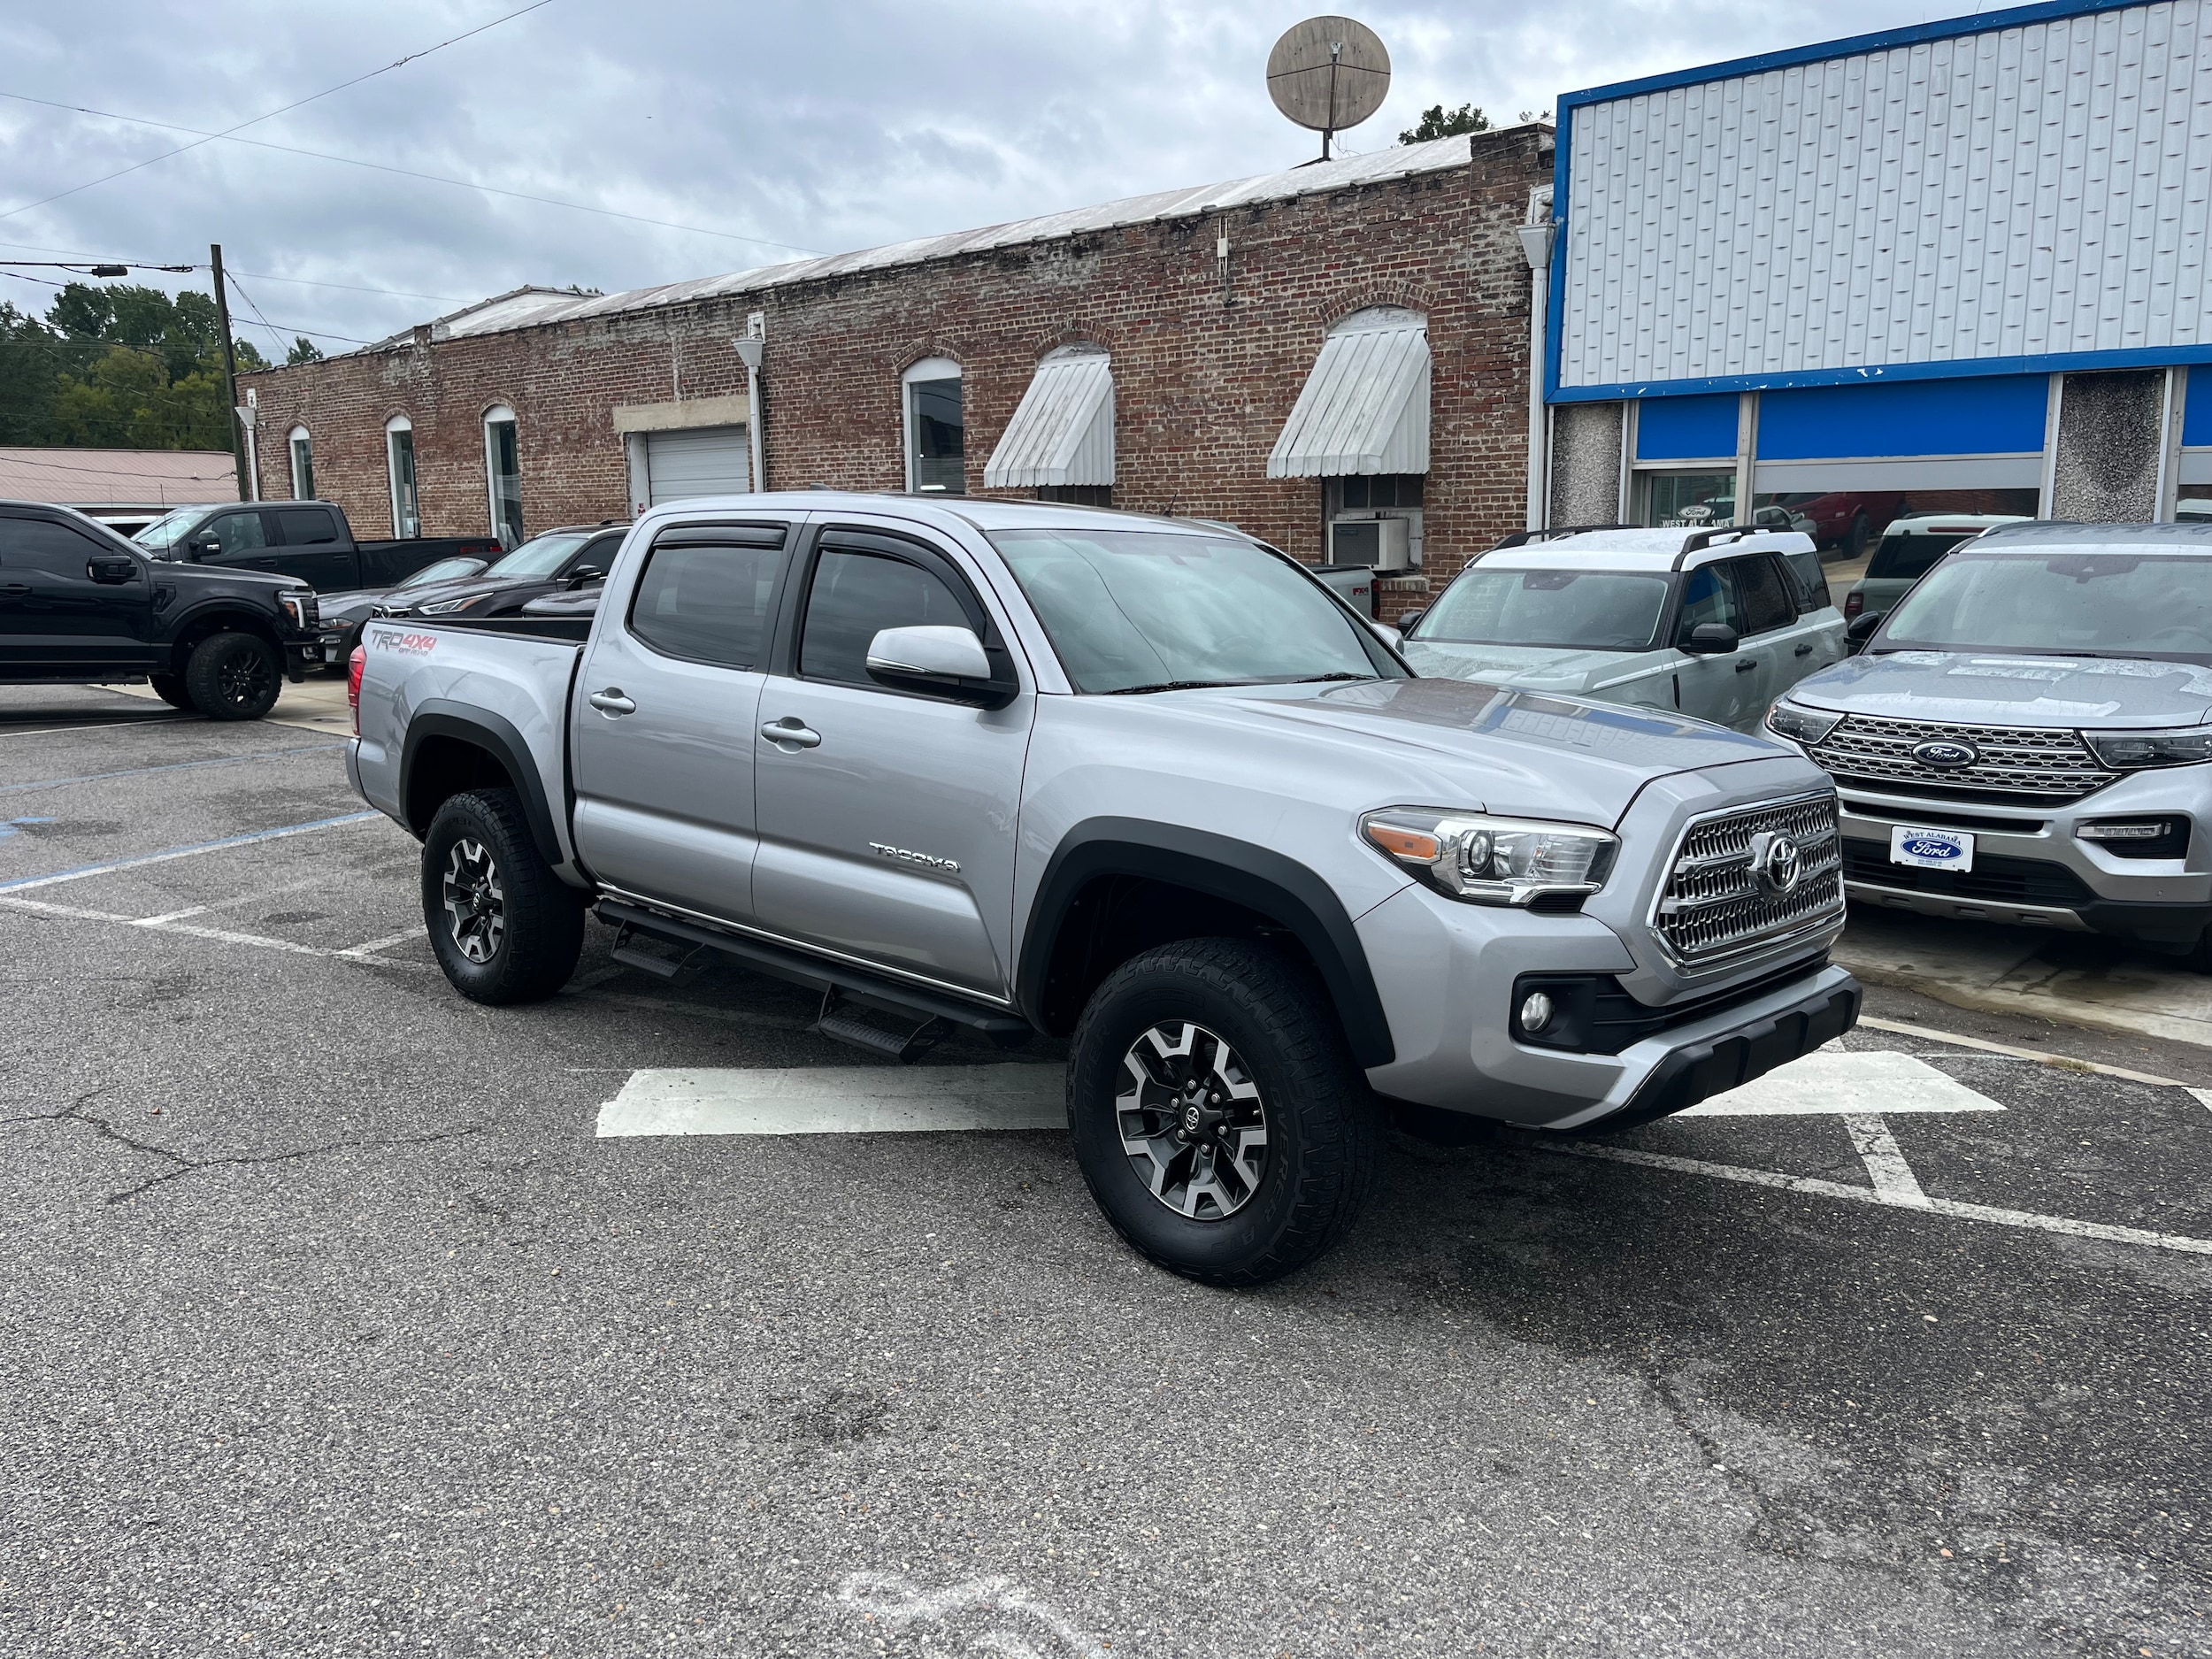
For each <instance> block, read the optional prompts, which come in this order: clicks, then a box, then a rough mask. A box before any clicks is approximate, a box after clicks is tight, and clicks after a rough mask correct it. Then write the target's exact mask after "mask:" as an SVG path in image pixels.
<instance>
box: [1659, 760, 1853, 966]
mask: <svg viewBox="0 0 2212 1659" xmlns="http://www.w3.org/2000/svg"><path fill="white" fill-rule="evenodd" d="M1777 841H1787V842H1788V843H1790V844H1792V845H1793V846H1794V847H1795V849H1796V853H1797V857H1796V877H1795V879H1794V880H1788V879H1786V877H1787V873H1788V872H1787V866H1788V863H1789V860H1788V858H1787V856H1786V854H1778V851H1777V849H1776V842H1777ZM1842 914H1843V856H1842V843H1841V841H1840V840H1839V833H1838V826H1837V822H1836V797H1835V796H1834V795H1827V794H1822V795H1801V796H1799V797H1798V798H1797V799H1795V800H1793V801H1773V802H1769V803H1766V804H1764V805H1763V806H1752V807H1740V808H1737V809H1736V810H1733V811H1729V812H1716V813H1714V814H1712V815H1711V816H1710V817H1708V818H1695V819H1693V820H1692V821H1691V823H1690V826H1689V828H1688V829H1686V830H1685V831H1684V832H1683V833H1682V844H1681V845H1680V846H1679V847H1678V848H1677V849H1676V850H1675V855H1674V862H1673V864H1672V865H1671V868H1670V869H1669V870H1668V872H1667V879H1666V882H1665V884H1664V885H1663V887H1661V888H1660V890H1659V900H1658V902H1657V904H1656V905H1655V906H1654V907H1653V910H1652V917H1651V929H1652V932H1653V933H1655V934H1656V935H1657V936H1658V938H1659V941H1660V942H1661V943H1662V944H1663V945H1664V946H1665V947H1666V949H1667V950H1668V952H1669V954H1670V955H1671V956H1673V957H1674V959H1675V960H1676V961H1678V962H1679V963H1682V964H1685V965H1692V964H1694V965H1697V966H1707V965H1710V964H1715V963H1717V962H1722V961H1725V960H1726V959H1728V958H1730V957H1732V956H1741V955H1743V954H1744V953H1745V952H1747V951H1752V950H1758V949H1764V948H1765V947H1767V946H1769V945H1771V944H1773V943H1775V942H1776V941H1778V940H1785V939H1790V938H1793V937H1795V936H1797V935H1799V934H1801V933H1810V932H1813V931H1814V930H1816V929H1817V928H1819V927H1822V926H1825V925H1826V924H1827V923H1828V922H1830V921H1832V920H1833V919H1834V918H1837V917H1839V916H1840V915H1842Z"/></svg>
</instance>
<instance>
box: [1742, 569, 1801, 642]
mask: <svg viewBox="0 0 2212 1659" xmlns="http://www.w3.org/2000/svg"><path fill="white" fill-rule="evenodd" d="M1728 562H1729V564H1730V565H1732V566H1733V567H1734V571H1735V577H1736V591H1737V593H1738V595H1740V598H1741V601H1742V603H1743V614H1744V626H1743V629H1742V632H1743V633H1745V634H1771V633H1773V632H1774V631H1775V630H1776V629H1778V628H1786V627H1788V626H1790V625H1791V624H1792V623H1793V622H1795V621H1796V620H1797V599H1796V596H1795V595H1793V594H1792V593H1791V592H1790V590H1789V588H1788V587H1787V586H1786V584H1785V581H1784V578H1783V575H1782V567H1781V565H1778V563H1776V561H1775V558H1774V556H1773V555H1772V554H1770V553H1761V554H1756V555H1754V556H1753V557H1749V558H1740V559H1731V560H1729V561H1728Z"/></svg>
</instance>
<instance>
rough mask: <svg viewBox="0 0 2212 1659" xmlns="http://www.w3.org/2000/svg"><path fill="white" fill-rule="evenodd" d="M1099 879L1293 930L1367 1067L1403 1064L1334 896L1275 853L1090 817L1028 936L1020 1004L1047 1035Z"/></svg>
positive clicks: (1057, 853)
mask: <svg viewBox="0 0 2212 1659" xmlns="http://www.w3.org/2000/svg"><path fill="white" fill-rule="evenodd" d="M1101 876H1140V877H1145V878H1148V879H1153V880H1158V881H1167V882H1172V883H1174V884H1175V885H1177V886H1179V887H1189V888H1191V889H1193V890H1194V891H1195V892H1200V893H1204V894H1208V895H1211V896H1213V897H1215V898H1219V899H1225V900H1227V901H1229V902H1231V903H1233V904H1240V905H1242V906H1243V907H1244V908H1245V909H1247V910H1256V911H1258V912H1259V913H1260V914H1261V915H1263V916H1267V917H1271V918H1273V919H1274V920H1276V921H1278V922H1279V923H1280V924H1281V925H1282V926H1284V927H1286V928H1287V929H1288V930H1289V931H1290V933H1292V935H1293V936H1294V937H1295V938H1296V939H1297V941H1298V942H1299V944H1300V945H1302V946H1303V947H1304V949H1305V951H1306V954H1307V955H1308V956H1310V957H1311V958H1312V959H1313V964H1314V966H1315V968H1316V969H1317V970H1318V971H1319V972H1320V975H1321V979H1322V983H1323V985H1324V986H1325V987H1326V988H1327V990H1328V993H1329V995H1330V997H1331V999H1332V1000H1333V1002H1335V1004H1336V1010H1337V1016H1338V1018H1340V1019H1341V1020H1342V1021H1343V1023H1344V1035H1345V1037H1346V1039H1347V1040H1348V1041H1349V1042H1350V1044H1351V1048H1352V1057H1353V1058H1354V1059H1355V1060H1356V1061H1357V1062H1358V1063H1359V1064H1360V1065H1361V1066H1362V1067H1363V1068H1368V1067H1373V1066H1379V1065H1387V1064H1390V1063H1391V1062H1392V1061H1393V1060H1394V1059H1395V1058H1396V1057H1397V1048H1396V1047H1395V1045H1394V1043H1393V1042H1392V1041H1391V1036H1390V1022H1389V1019H1388V1018H1386V1016H1385V1014H1384V1012H1383V1004H1382V995H1381V993H1380V992H1379V991H1378V990H1377V989H1376V988H1375V976H1374V972H1373V971H1372V970H1371V968H1370V967H1369V966H1368V963H1367V951H1366V948H1365V947H1364V946H1363V945H1362V944H1361V943H1360V939H1359V934H1358V933H1356V931H1355V930H1354V928H1353V926H1352V918H1351V917H1350V915H1349V914H1348V913H1347V911H1346V910H1345V909H1344V902H1343V901H1342V900H1341V899H1340V898H1338V897H1337V895H1336V889H1335V888H1333V887H1331V886H1330V885H1329V884H1328V883H1327V882H1326V881H1325V880H1324V879H1322V878H1321V877H1320V876H1319V875H1317V873H1316V872H1313V871H1312V870H1310V869H1309V868H1307V866H1305V865H1304V864H1300V863H1299V862H1298V861H1297V860H1296V859H1294V858H1290V857H1287V856H1285V855H1283V854H1282V853H1279V852H1276V851H1274V850H1273V849H1271V848H1266V847H1258V846H1255V845H1253V844H1252V843H1251V842H1249V841H1238V840H1236V839H1234V838H1233V837H1232V836H1227V835H1217V834H1214V833H1211V832H1210V831H1207V830H1196V829H1186V828H1183V827H1181V826H1177V825H1171V824H1155V823H1149V822H1148V821H1146V820H1145V819H1142V818H1086V819H1084V820H1083V821H1082V822H1081V823H1079V824H1078V825H1076V826H1073V827H1072V828H1071V829H1070V830H1069V831H1068V833H1067V834H1066V835H1065V836H1064V837H1063V838H1062V840H1061V842H1060V845H1059V846H1058V848H1056V849H1055V850H1054V852H1053V855H1052V858H1051V861H1050V862H1049V863H1048V864H1046V866H1045V873H1044V879H1042V880H1041V881H1040V882H1039V883H1038V884H1037V896H1036V898H1035V899H1034V900H1033V902H1031V904H1030V907H1029V925H1028V926H1027V927H1026V928H1025V929H1024V931H1023V933H1022V947H1021V959H1020V965H1019V967H1018V970H1017V971H1016V973H1015V993H1014V994H1015V1001H1016V1003H1017V1005H1018V1007H1019V1008H1020V1009H1021V1010H1022V1012H1023V1013H1024V1014H1025V1016H1027V1018H1029V1019H1030V1021H1031V1022H1032V1023H1033V1024H1034V1025H1037V1026H1038V1028H1039V1029H1040V1030H1042V1029H1044V1018H1043V1017H1044V1007H1045V976H1046V974H1047V973H1048V972H1049V971H1050V968H1051V964H1052V956H1053V951H1054V947H1055V943H1056V941H1057V939H1058V936H1059V933H1060V929H1061V926H1062V925H1063V924H1064V922H1065V921H1066V919H1067V915H1068V910H1069V908H1070V907H1071V905H1072V904H1073V903H1074V902H1075V898H1076V895H1078V894H1079V893H1081V892H1082V890H1083V889H1084V887H1087V885H1089V884H1090V883H1091V882H1092V881H1094V880H1095V879H1097V878H1099V877H1101Z"/></svg>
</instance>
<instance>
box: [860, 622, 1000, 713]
mask: <svg viewBox="0 0 2212 1659" xmlns="http://www.w3.org/2000/svg"><path fill="white" fill-rule="evenodd" d="M868 674H869V677H870V678H871V679H872V680H878V681H880V682H881V683H882V684H884V685H887V686H889V687H893V688H894V689H895V690H899V691H919V692H924V693H926V694H928V695H932V696H938V697H951V698H953V699H955V700H956V701H958V702H961V703H976V704H979V706H981V707H984V708H989V709H996V708H1003V707H1005V705H1006V704H1007V703H1009V702H1010V701H1011V700H1012V687H1010V686H1007V685H1002V684H999V683H996V682H995V681H994V680H993V678H992V674H991V657H990V653H988V652H987V651H986V650H985V649H983V641H981V640H979V639H978V638H977V637H976V635H975V630H974V629H972V628H962V627H952V626H945V625H941V624H933V625H930V626H923V627H913V628H885V629H882V630H881V631H880V632H879V633H878V634H876V637H875V638H874V639H872V640H871V641H869V642H868Z"/></svg>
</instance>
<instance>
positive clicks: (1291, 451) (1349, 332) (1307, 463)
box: [1267, 312, 1429, 478]
mask: <svg viewBox="0 0 2212 1659" xmlns="http://www.w3.org/2000/svg"><path fill="white" fill-rule="evenodd" d="M1428 470H1429V334H1428V325H1427V322H1426V321H1425V319H1422V318H1421V317H1419V316H1417V315H1416V314H1414V313H1411V312H1401V313H1398V314H1396V315H1394V316H1387V317H1382V318H1377V319H1374V320H1372V321H1363V320H1362V319H1359V318H1354V319H1348V324H1347V323H1340V324H1339V325H1338V326H1337V327H1336V329H1335V330H1334V332H1333V333H1332V334H1330V335H1329V337H1328V338H1327V339H1326V340H1324V341H1323V342H1321V353H1320V355H1319V356H1318V357H1316V358H1315V359H1314V361H1313V368H1312V370H1311V371H1310V373H1308V374H1307V376H1306V383H1305V385H1304V386H1303V387H1302V388H1299V392H1298V401H1297V403H1295V404H1294V405H1293V406H1292V408H1291V411H1290V419H1288V420H1286V421H1285V422H1284V423H1283V430H1282V435H1281V436H1280V437H1279V438H1277V439H1276V440H1275V449H1274V452H1273V453H1272V454H1271V455H1270V456H1269V457H1267V475H1268V477H1270V478H1338V477H1341V476H1344V475H1346V474H1348V473H1377V472H1427V471H1428Z"/></svg>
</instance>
